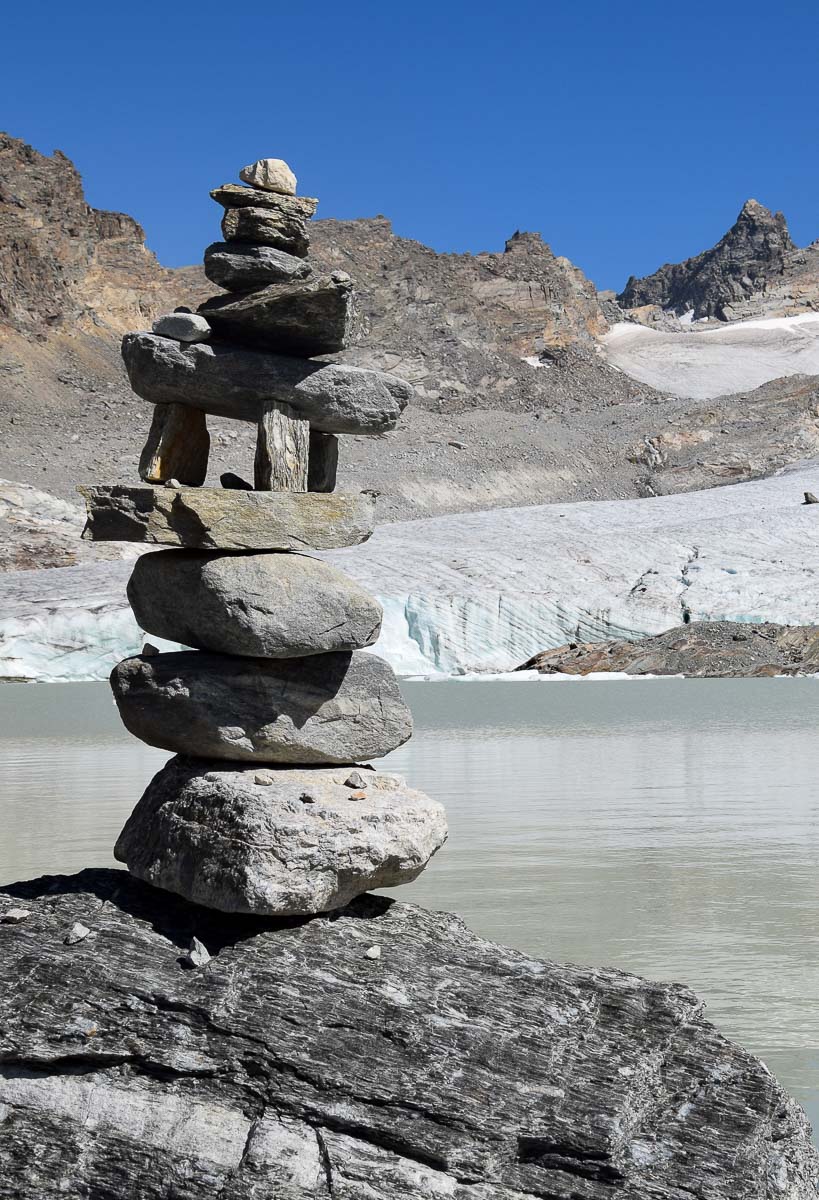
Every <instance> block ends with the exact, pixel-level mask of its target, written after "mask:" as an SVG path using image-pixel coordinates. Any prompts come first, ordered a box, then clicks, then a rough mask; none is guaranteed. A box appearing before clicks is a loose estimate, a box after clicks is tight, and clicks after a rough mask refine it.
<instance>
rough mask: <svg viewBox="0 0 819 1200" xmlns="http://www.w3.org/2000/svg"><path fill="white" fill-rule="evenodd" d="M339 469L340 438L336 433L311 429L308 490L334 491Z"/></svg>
mask: <svg viewBox="0 0 819 1200" xmlns="http://www.w3.org/2000/svg"><path fill="white" fill-rule="evenodd" d="M337 471H338V438H337V437H336V435H335V434H334V433H322V432H321V430H319V429H311V430H310V462H309V464H308V467H307V490H308V492H334V491H335V490H336V474H337Z"/></svg>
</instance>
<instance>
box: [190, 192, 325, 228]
mask: <svg viewBox="0 0 819 1200" xmlns="http://www.w3.org/2000/svg"><path fill="white" fill-rule="evenodd" d="M211 197H212V199H214V200H215V201H216V203H217V204H221V205H222V208H275V209H277V210H278V211H279V212H281V213H285V214H286V215H287V216H289V217H298V218H299V219H300V220H302V221H309V219H310V218H311V217H312V216H313V214H314V212H315V211H316V209H317V208H318V200H316V199H315V197H313V196H285V195H283V194H282V193H281V192H262V191H260V190H259V189H258V188H252V187H242V186H241V185H240V184H238V183H223V184H222V186H221V187H218V188H214V189H213V191H212V192H211Z"/></svg>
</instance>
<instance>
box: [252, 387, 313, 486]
mask: <svg viewBox="0 0 819 1200" xmlns="http://www.w3.org/2000/svg"><path fill="white" fill-rule="evenodd" d="M309 454H310V422H309V421H306V420H305V419H304V418H303V417H300V416H299V415H298V413H297V412H296V410H295V409H293V408H291V407H290V405H289V404H281V403H280V402H279V401H278V400H266V401H264V402H263V403H262V411H261V416H260V417H259V428H258V434H257V436H256V461H255V463H254V469H253V473H254V485H255V488H256V491H257V492H278V491H285V492H306V491H307V466H308V459H309Z"/></svg>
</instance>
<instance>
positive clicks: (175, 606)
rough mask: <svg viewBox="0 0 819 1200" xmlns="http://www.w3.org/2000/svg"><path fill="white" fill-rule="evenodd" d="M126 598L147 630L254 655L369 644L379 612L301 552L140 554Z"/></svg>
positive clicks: (345, 580)
mask: <svg viewBox="0 0 819 1200" xmlns="http://www.w3.org/2000/svg"><path fill="white" fill-rule="evenodd" d="M128 601H129V603H130V605H131V608H132V609H133V611H134V616H135V617H136V619H137V622H138V623H139V625H140V627H141V628H142V629H144V630H145V631H146V633H152V634H154V635H155V636H156V637H161V638H165V639H166V640H167V641H170V642H181V643H182V644H183V645H184V646H193V647H195V648H196V649H197V650H212V651H215V652H216V653H219V654H240V655H249V656H251V657H260V658H295V657H300V656H303V655H308V654H325V653H327V652H328V651H335V650H358V649H361V648H362V647H364V646H371V645H372V644H373V643H374V642H375V641H376V639H377V638H378V634H379V632H380V630H381V618H382V615H383V613H382V610H381V605H380V604H379V603H378V601H377V600H376V599H375V598H374V597H373V596H371V595H370V594H369V592H366V591H365V590H364V588H362V587H360V586H359V585H358V584H357V583H356V582H355V581H354V580H352V579H350V577H349V575H345V574H344V573H343V572H342V571H339V570H337V569H336V568H335V567H331V566H330V565H329V564H328V563H325V562H322V561H321V560H320V559H316V558H308V557H307V556H306V555H303V554H238V555H237V554H209V553H202V552H199V551H196V550H160V551H157V552H156V553H154V554H143V555H142V556H141V558H139V559H137V561H136V564H135V565H134V571H133V574H132V575H131V579H130V581H129V583H128Z"/></svg>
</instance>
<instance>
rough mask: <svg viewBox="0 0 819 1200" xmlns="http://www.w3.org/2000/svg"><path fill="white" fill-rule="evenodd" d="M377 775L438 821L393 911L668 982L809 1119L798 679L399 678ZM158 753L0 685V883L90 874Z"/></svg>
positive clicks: (812, 941) (811, 726)
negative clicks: (393, 725) (403, 905)
mask: <svg viewBox="0 0 819 1200" xmlns="http://www.w3.org/2000/svg"><path fill="white" fill-rule="evenodd" d="M405 690H406V694H407V697H408V699H409V701H410V703H411V705H412V708H413V711H414V713H415V717H416V735H415V737H414V738H413V740H412V742H410V743H409V745H407V746H406V747H403V748H402V749H401V750H399V751H397V752H396V753H395V754H393V755H391V756H390V759H389V760H387V761H388V763H389V766H390V767H391V768H392V769H395V770H399V771H401V772H402V773H404V774H406V775H407V776H408V778H409V779H410V780H411V782H412V783H413V784H415V785H416V786H418V787H420V788H422V789H424V790H426V791H429V792H430V793H431V794H433V795H435V796H437V797H439V798H440V799H441V800H443V802H444V803H445V804H446V806H447V810H448V814H449V820H450V831H451V833H450V841H449V843H448V844H447V846H446V847H445V849H444V850H443V851H442V852H441V853H440V854H439V855H438V857H437V858H436V859H435V860H434V861H433V863H432V865H431V866H430V868H429V869H428V871H427V872H426V873H425V874H424V875H423V876H422V877H421V879H419V880H418V881H417V882H416V883H415V884H413V885H411V886H410V887H408V888H403V889H402V890H401V893H400V895H401V898H402V899H406V900H414V901H416V902H418V903H422V904H426V905H430V906H433V907H436V908H446V909H452V910H456V911H458V912H459V913H461V915H462V916H464V917H465V919H466V920H467V921H468V922H469V924H470V925H471V926H472V927H473V928H474V929H475V930H476V931H478V932H479V933H481V934H484V935H485V936H487V937H490V938H493V939H495V940H497V941H502V942H506V943H508V944H510V945H513V946H517V947H519V948H521V949H524V950H528V951H530V952H532V953H535V954H538V955H542V956H546V957H551V958H557V959H570V960H573V961H575V962H585V963H594V964H606V965H612V966H620V967H623V968H626V969H628V970H633V971H637V972H639V973H640V974H643V975H648V976H653V977H655V978H663V979H677V980H680V981H682V982H685V983H687V984H689V985H690V986H691V987H693V988H694V989H695V990H696V991H698V992H699V993H700V994H701V995H703V996H704V997H705V998H706V1000H707V1001H708V1004H709V1010H710V1015H711V1017H712V1019H713V1020H714V1021H715V1022H716V1023H717V1024H718V1025H719V1026H720V1027H721V1028H722V1029H724V1030H725V1031H726V1032H727V1033H729V1034H730V1035H731V1036H732V1037H735V1038H737V1039H738V1040H740V1041H742V1042H743V1043H744V1044H745V1045H746V1046H748V1047H749V1048H750V1049H752V1050H753V1051H754V1052H755V1053H757V1054H760V1055H761V1056H762V1057H763V1058H764V1059H765V1061H766V1062H767V1063H768V1065H769V1066H770V1067H771V1069H772V1070H774V1071H775V1072H776V1074H777V1075H779V1077H780V1078H781V1079H782V1081H783V1083H785V1085H786V1086H787V1087H788V1088H789V1090H790V1091H791V1092H792V1093H793V1094H794V1095H796V1096H797V1097H798V1098H799V1099H800V1101H801V1102H802V1103H803V1104H804V1105H805V1107H806V1108H807V1109H808V1112H809V1114H810V1115H811V1116H812V1118H813V1119H814V1120H815V1121H817V1122H819V1005H818V1004H817V1002H816V1000H815V996H816V995H817V993H819V961H818V960H817V954H816V949H817V940H818V939H819V896H817V885H816V862H817V857H818V856H819V854H818V852H819V741H818V740H817V737H816V734H815V730H816V726H817V716H818V715H819V711H818V710H819V682H814V681H813V680H739V681H723V680H702V681H699V680H663V681H659V680H658V681H650V682H624V683H618V682H606V683H595V682H588V681H585V682H570V683H569V682H567V683H551V682H537V683H435V684H418V683H416V684H413V683H409V684H406V685H405ZM166 757H167V756H166V755H165V754H164V753H162V752H160V751H154V750H150V749H148V748H147V747H144V746H141V745H140V744H139V743H137V742H135V741H133V740H132V739H131V738H129V737H128V735H127V734H126V733H125V732H124V730H123V729H122V728H121V726H120V725H119V723H118V719H117V716H116V710H115V709H114V707H113V704H112V702H111V700H110V694H109V692H108V689H107V687H106V686H105V685H101V684H63V685H54V686H47V685H36V686H22V685H6V686H5V687H3V688H0V759H1V760H2V780H3V783H2V788H3V793H2V805H1V806H0V822H1V823H0V830H1V831H2V833H1V834H0V878H2V879H12V878H24V877H27V876H31V875H36V874H39V873H42V872H44V871H55V870H59V871H73V870H77V869H79V868H80V867H82V866H89V865H110V864H111V861H112V860H111V847H112V845H113V842H114V839H115V837H116V834H117V833H118V832H119V829H120V828H121V826H122V823H123V821H124V819H125V817H126V816H127V814H128V812H129V811H130V809H131V807H132V806H133V804H134V802H135V801H136V799H137V798H138V796H139V794H140V791H141V789H142V787H144V785H145V783H146V782H147V780H148V779H149V778H150V777H151V775H152V774H153V773H154V772H155V771H156V770H157V769H158V768H159V766H160V765H161V764H162V762H164V760H165V758H166Z"/></svg>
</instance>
